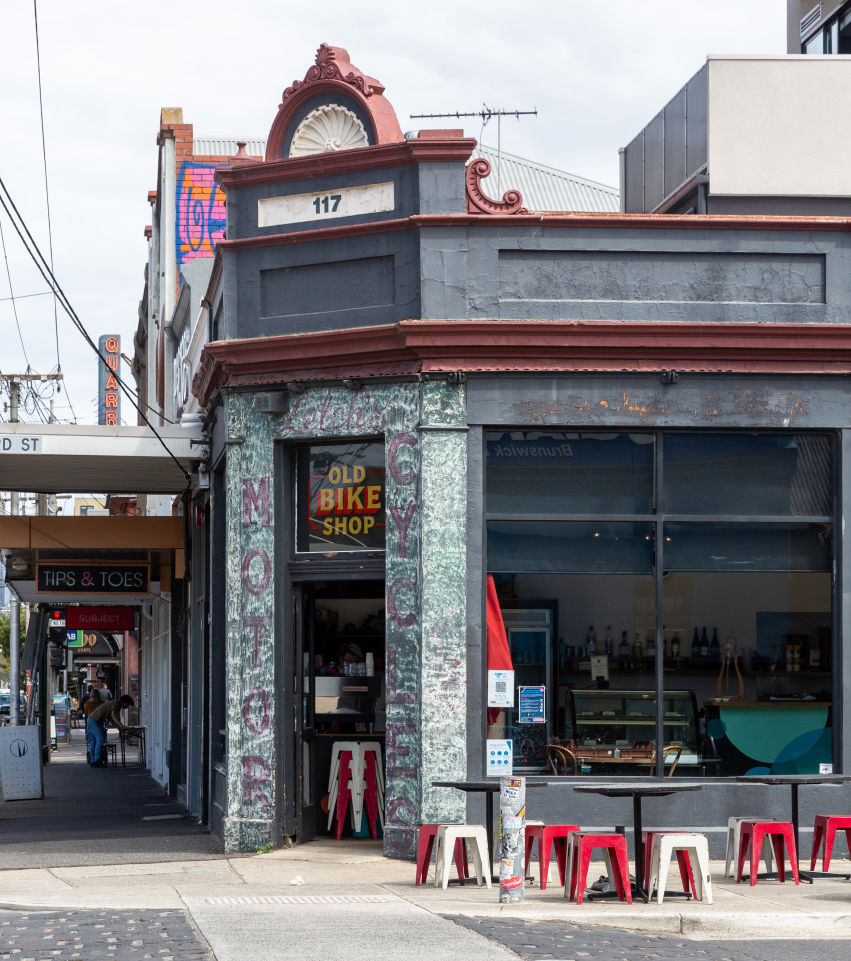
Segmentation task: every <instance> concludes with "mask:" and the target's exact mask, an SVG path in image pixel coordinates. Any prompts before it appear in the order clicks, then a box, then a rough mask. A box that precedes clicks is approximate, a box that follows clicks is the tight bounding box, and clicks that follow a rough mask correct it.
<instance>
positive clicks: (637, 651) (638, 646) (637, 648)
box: [632, 631, 644, 667]
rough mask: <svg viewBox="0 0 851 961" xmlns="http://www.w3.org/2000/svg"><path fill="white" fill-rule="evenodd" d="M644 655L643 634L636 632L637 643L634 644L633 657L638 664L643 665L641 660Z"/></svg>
mask: <svg viewBox="0 0 851 961" xmlns="http://www.w3.org/2000/svg"><path fill="white" fill-rule="evenodd" d="M643 657H644V647H643V646H642V643H641V634H640V633H639V632H638V631H636V632H635V643H634V644H633V645H632V658H633V660H634V661H635V663H636V666H638V667H640V666H641V660H642V658H643Z"/></svg>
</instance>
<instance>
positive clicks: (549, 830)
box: [523, 823, 579, 891]
mask: <svg viewBox="0 0 851 961" xmlns="http://www.w3.org/2000/svg"><path fill="white" fill-rule="evenodd" d="M578 830H579V825H578V824H528V823H527V824H526V864H525V866H524V868H523V873H524V874H528V873H529V862H530V861H531V860H532V845H533V844H534V843H535V839H536V838H537V841H538V866H539V867H540V869H541V890H542V891H546V889H547V875H548V874H549V870H550V855H551V854H552V849H553V846H555V849H556V864H558V876H559V878H560V879H561V884H562V887H563V886H564V870H565V865H566V864H567V836H568V835H569V834H570V832H571V831H578Z"/></svg>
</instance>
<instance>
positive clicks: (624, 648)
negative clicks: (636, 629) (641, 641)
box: [618, 631, 629, 667]
mask: <svg viewBox="0 0 851 961" xmlns="http://www.w3.org/2000/svg"><path fill="white" fill-rule="evenodd" d="M618 656H619V657H620V659H621V661H622V662H623V664H624V667H625V666H626V663H627V661H628V660H629V641H628V640H627V637H626V631H621V642H620V644H619V645H618Z"/></svg>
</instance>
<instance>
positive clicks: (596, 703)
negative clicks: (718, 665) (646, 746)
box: [564, 688, 698, 755]
mask: <svg viewBox="0 0 851 961" xmlns="http://www.w3.org/2000/svg"><path fill="white" fill-rule="evenodd" d="M565 706H566V708H567V710H566V712H565V717H564V721H565V724H564V732H565V735H566V737H567V739H568V740H569V739H575V741H576V743H577V745H582V744H584V743H588V742H591V743H594V744H602V745H605V746H610V747H612V748H615V747H623V746H627V745H630V744H632V743H633V742H639V741H640V742H644V741H646V740H647V739H648V735H650V739H651V740H652V733H653V729H654V728H655V726H656V695H655V693H654V692H653V691H647V690H629V689H627V690H616V689H614V688H606V689H598V688H597V689H594V688H592V689H585V690H578V689H572V688H570V689H567V703H566V705H565ZM663 707H666V708H668V710H666V711H665V716H664V717H663V718H662V723H663V727H664V729H665V730H666V731H669V732H670V739H671V742H677V743H679V744H681V745H682V747H683V750H684V751H685V752H688V753H689V754H695V755H696V754H697V748H698V709H697V699H696V697H695V694H694V692H693V691H691V690H676V691H665V693H664V699H663Z"/></svg>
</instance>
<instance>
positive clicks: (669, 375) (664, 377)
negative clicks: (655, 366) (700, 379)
mask: <svg viewBox="0 0 851 961" xmlns="http://www.w3.org/2000/svg"><path fill="white" fill-rule="evenodd" d="M679 379H680V373H679V371H677V370H663V371H662V372H661V373H660V374H659V380H660V381H661V382H662V383H663V384H676V383H677V381H678V380H679Z"/></svg>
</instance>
